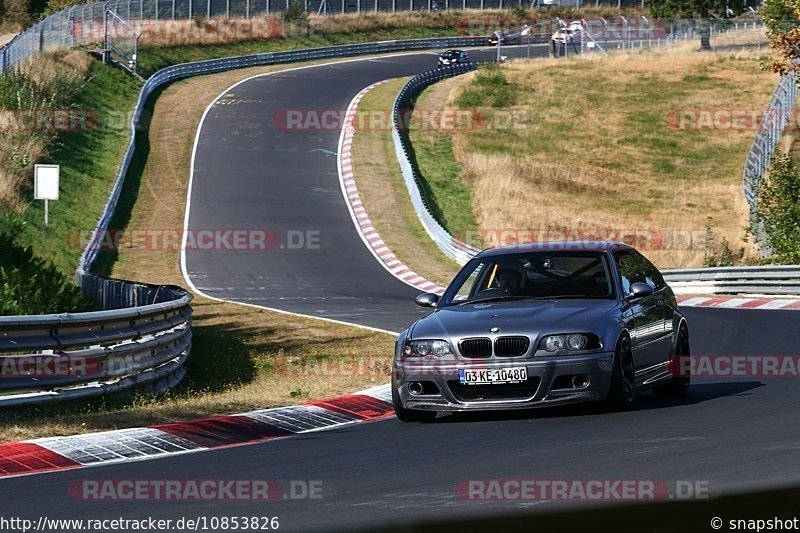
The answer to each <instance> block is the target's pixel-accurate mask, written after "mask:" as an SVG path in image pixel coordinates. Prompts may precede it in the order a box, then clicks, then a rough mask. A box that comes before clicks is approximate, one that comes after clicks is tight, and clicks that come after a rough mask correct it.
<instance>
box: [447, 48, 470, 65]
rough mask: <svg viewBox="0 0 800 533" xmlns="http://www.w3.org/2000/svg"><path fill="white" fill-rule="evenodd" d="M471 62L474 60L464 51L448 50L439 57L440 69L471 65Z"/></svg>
mask: <svg viewBox="0 0 800 533" xmlns="http://www.w3.org/2000/svg"><path fill="white" fill-rule="evenodd" d="M471 61H472V60H471V59H470V58H469V54H468V53H466V52H465V51H464V50H448V51H447V52H444V53H442V55H440V56H439V66H440V67H447V66H450V65H459V64H462V63H469V62H471Z"/></svg>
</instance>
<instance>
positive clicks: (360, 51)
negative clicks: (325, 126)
mask: <svg viewBox="0 0 800 533" xmlns="http://www.w3.org/2000/svg"><path fill="white" fill-rule="evenodd" d="M485 44H486V38H485V37H448V38H441V39H406V40H396V41H380V42H372V43H361V44H353V45H340V46H326V47H320V48H309V49H303V50H291V51H287V52H271V53H263V54H255V55H249V56H240V57H227V58H222V59H210V60H206V61H197V62H194V63H182V64H179V65H173V66H169V67H166V68H163V69H161V70H159V71H157V72H156V73H154V74H153V75H152V76H151V77H150V78H148V80H147V81H146V82H145V84H144V86H142V89H141V91H140V92H139V99H138V101H137V102H136V108H135V109H134V113H133V117H132V119H131V123H130V141H129V143H128V147H127V149H126V150H125V155H124V156H123V159H122V164H121V166H120V169H119V172H118V173H117V177H116V180H115V181H114V185H113V186H112V189H111V194H110V196H109V198H108V201H107V203H106V206H105V208H104V209H103V214H102V215H101V217H100V220H99V222H98V223H97V228H96V229H95V231H94V233H93V235H92V237H91V239H90V240H89V242H88V243H87V245H86V249H85V250H84V253H83V254H82V256H81V258H80V262H79V264H78V278H79V281H78V282H79V284H80V276H81V274H82V273H84V272H88V271H89V270H90V269H91V265H92V263H93V262H94V261H95V259H96V258H97V252H98V250H99V249H100V243H101V242H102V240H103V237H104V235H105V233H106V232H107V231H108V224H109V223H110V221H111V218H112V217H113V215H114V211H115V209H116V205H117V202H118V201H119V196H120V193H121V192H122V185H123V183H124V181H125V175H126V174H127V173H128V167H129V166H130V163H131V160H132V158H133V152H134V150H135V149H136V130H137V127H138V124H139V120H140V119H141V115H142V110H143V109H144V105H145V103H146V102H147V99H148V98H149V97H150V95H151V94H153V92H154V91H155V90H156V89H158V88H159V87H161V86H162V85H165V84H167V83H171V82H173V81H175V80H179V79H182V78H187V77H189V76H197V75H200V74H213V73H216V72H223V71H226V70H233V69H237V68H244V67H256V66H264V65H277V64H282V63H293V62H299V61H311V60H317V59H327V58H335V57H350V56H358V55H367V54H380V53H386V52H401V51H413V50H431V49H437V48H450V47H454V46H462V47H467V46H482V45H485Z"/></svg>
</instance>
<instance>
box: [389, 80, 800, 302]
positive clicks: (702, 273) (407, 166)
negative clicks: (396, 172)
mask: <svg viewBox="0 0 800 533" xmlns="http://www.w3.org/2000/svg"><path fill="white" fill-rule="evenodd" d="M475 68H476V65H471V64H465V65H456V66H453V67H444V68H438V69H435V70H431V71H429V72H424V73H422V74H419V75H417V76H414V77H413V78H411V79H410V80H409V81H408V83H406V84H405V86H403V88H402V89H401V90H400V92H399V93H398V95H397V98H396V99H395V103H394V124H393V126H394V127H393V128H392V138H393V140H394V146H395V152H396V156H397V161H398V163H399V164H400V169H401V171H402V174H403V180H404V182H405V184H406V187H407V188H408V193H409V195H410V197H411V203H412V205H413V206H414V210H415V212H416V213H417V217H418V218H419V220H420V222H421V223H422V226H423V227H424V228H425V231H426V232H427V233H428V235H429V236H430V238H431V239H433V242H434V243H436V245H437V246H438V247H439V249H440V250H441V251H442V253H444V254H445V255H446V256H447V257H449V258H451V259H453V260H455V261H456V262H458V263H459V264H462V265H463V264H464V263H466V262H467V261H468V260H469V259H470V258H471V257H473V256H474V255H475V254H476V253H478V252H479V251H480V250H479V249H478V248H475V247H473V246H471V245H469V244H467V243H464V242H461V241H459V240H458V239H456V238H455V237H453V236H452V235H451V234H450V233H449V232H448V231H447V230H446V229H445V228H444V227H442V225H441V224H440V223H439V222H438V221H437V220H436V218H435V217H434V216H433V214H432V213H431V210H430V208H429V206H428V203H427V200H426V199H425V196H424V194H423V193H422V190H423V189H422V186H421V184H420V177H419V171H418V169H417V168H416V167H415V166H414V165H413V164H412V160H414V157H413V153H414V152H413V150H414V149H413V147H412V145H411V141H410V140H409V137H408V133H407V131H406V128H405V127H404V126H403V124H404V122H408V121H407V120H405V121H404V120H403V119H402V117H401V112H404V113H408V112H409V110H411V109H412V108H413V103H414V100H415V99H416V97H417V96H419V94H420V93H421V92H422V91H423V89H425V88H426V87H428V86H429V85H431V84H433V83H435V82H437V81H441V80H443V79H446V78H451V77H453V76H458V75H460V74H464V73H466V72H470V71H472V70H475ZM794 79H795V78H794V76H793V75H792V76H791V77H790V76H784V77H783V78H781V80H780V81H779V83H778V86H777V87H776V89H775V94H776V95H781V94H789V93H791V94H789V96H791V100H792V102H794V95H795V94H796V89H794V88H792V89H789V88H787V87H786V84H787V83H788V82H789V81H791V82H792V83H793V82H794ZM789 96H786V98H789ZM786 98H778V96H775V97H773V102H771V103H770V106H769V107H768V110H767V112H766V113H765V116H767V115H768V114H770V113H773V112H774V113H775V115H776V116H777V117H783V119H784V122H783V124H785V117H786V115H787V112H786V110H785V109H783V108H781V109H783V112H781V111H778V112H776V111H775V109H776V105H777V104H775V101H776V99H777V100H780V101H781V102H783V101H784V100H785V99H786ZM783 124H782V125H781V126H780V127H773V128H772V129H769V128H767V130H765V131H768V132H772V133H769V135H767V137H768V138H769V139H770V143H771V148H769V149H770V150H773V149H774V146H775V145H776V144H777V141H778V140H779V139H780V135H781V133H782V128H783ZM767 137H765V139H766V138H767ZM758 139H759V138H758V137H757V140H756V143H754V146H756V145H758V144H759V141H758ZM770 154H771V152H770ZM751 157H752V154H751V155H750V156H748V163H747V164H748V165H749V164H750V162H751ZM768 159H769V157H764V158H762V159H761V161H762V165H763V166H761V167H759V168H760V171H763V170H764V169H766V168H767V166H768ZM747 168H748V167H746V169H747ZM745 177H746V179H745V184H746V185H745V191H746V192H747V191H748V186H747V183H748V182H747V170H746V172H745ZM747 199H748V201H752V196H751V195H748V196H747ZM663 274H664V278H665V279H666V280H667V281H668V282H669V283H670V286H671V287H672V288H673V289H674V290H675V292H677V293H683V294H701V293H702V294H766V295H800V266H792V265H789V266H782V265H777V266H758V267H718V268H699V269H682V270H666V271H664V272H663Z"/></svg>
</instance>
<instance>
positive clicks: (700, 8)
mask: <svg viewBox="0 0 800 533" xmlns="http://www.w3.org/2000/svg"><path fill="white" fill-rule="evenodd" d="M647 7H648V9H649V10H650V14H651V15H652V16H653V17H655V18H674V19H693V20H696V21H697V22H696V23H695V24H696V26H695V27H696V28H697V29H698V31H699V33H700V50H711V25H710V19H712V18H727V17H729V16H731V15H738V14H739V13H741V12H742V11H744V1H743V0H648V2H647Z"/></svg>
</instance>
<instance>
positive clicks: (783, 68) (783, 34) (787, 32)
mask: <svg viewBox="0 0 800 533" xmlns="http://www.w3.org/2000/svg"><path fill="white" fill-rule="evenodd" d="M761 17H762V18H763V19H764V23H765V24H766V26H767V37H769V40H770V43H771V46H772V48H773V49H774V50H775V51H776V52H777V53H778V55H779V57H778V58H776V59H774V60H773V61H772V63H771V65H770V66H771V67H772V70H774V71H775V72H778V73H780V74H784V73H786V72H788V71H790V70H795V71H796V70H798V66H797V61H798V60H799V59H800V29H798V26H800V3H798V1H797V0H768V1H767V2H766V3H765V4H764V7H763V8H762V9H761Z"/></svg>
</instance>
